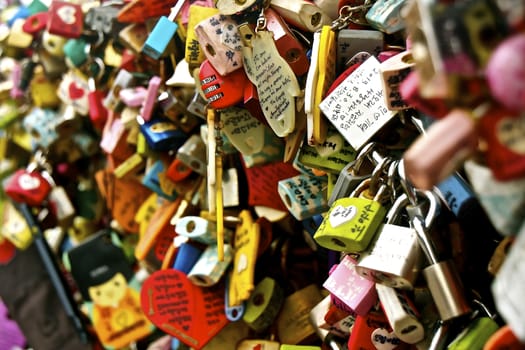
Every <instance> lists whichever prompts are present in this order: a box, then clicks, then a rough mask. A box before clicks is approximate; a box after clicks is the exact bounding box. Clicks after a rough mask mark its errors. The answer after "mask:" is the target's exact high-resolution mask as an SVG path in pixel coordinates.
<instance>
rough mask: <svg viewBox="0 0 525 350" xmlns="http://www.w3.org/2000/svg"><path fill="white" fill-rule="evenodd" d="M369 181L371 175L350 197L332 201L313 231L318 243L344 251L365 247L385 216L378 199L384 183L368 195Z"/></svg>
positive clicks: (355, 250)
mask: <svg viewBox="0 0 525 350" xmlns="http://www.w3.org/2000/svg"><path fill="white" fill-rule="evenodd" d="M371 183H372V180H371V179H366V180H364V181H363V182H362V183H361V184H360V185H359V186H358V187H357V188H356V190H355V191H354V192H353V193H352V195H351V197H348V198H339V199H338V200H336V201H335V202H334V203H333V204H332V206H331V207H330V210H328V213H327V214H326V216H325V218H324V220H323V222H322V223H321V225H320V226H319V228H318V229H317V232H316V233H315V235H314V239H315V240H316V241H317V243H318V244H319V245H321V246H323V247H325V248H328V249H331V250H336V251H346V252H360V251H363V250H365V249H366V248H367V247H368V245H369V243H370V242H371V241H372V238H374V236H375V234H376V232H377V229H378V228H379V226H380V225H381V224H382V223H383V220H384V218H385V216H386V209H385V208H384V207H383V205H382V203H381V200H382V197H383V196H384V193H385V191H386V190H387V186H386V185H382V186H380V187H379V189H378V190H377V191H375V193H373V195H371V193H370V192H371V191H370V185H371ZM357 196H359V197H357Z"/></svg>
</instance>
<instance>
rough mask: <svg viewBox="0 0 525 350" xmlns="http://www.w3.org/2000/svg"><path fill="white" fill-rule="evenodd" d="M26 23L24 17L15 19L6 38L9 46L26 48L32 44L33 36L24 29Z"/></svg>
mask: <svg viewBox="0 0 525 350" xmlns="http://www.w3.org/2000/svg"><path fill="white" fill-rule="evenodd" d="M24 23H25V20H24V19H22V18H19V19H17V20H15V21H14V23H13V24H12V26H11V28H10V30H9V32H8V36H7V38H6V39H5V43H6V45H7V46H9V47H13V48H17V49H26V48H28V47H29V46H30V45H31V43H32V42H33V36H32V35H31V34H27V33H26V32H25V31H24V29H23V26H24Z"/></svg>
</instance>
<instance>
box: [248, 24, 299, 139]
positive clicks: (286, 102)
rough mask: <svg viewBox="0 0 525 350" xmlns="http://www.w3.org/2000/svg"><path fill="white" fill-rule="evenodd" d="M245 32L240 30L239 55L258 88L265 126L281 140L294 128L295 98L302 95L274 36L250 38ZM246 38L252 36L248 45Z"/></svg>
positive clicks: (264, 33) (261, 34)
mask: <svg viewBox="0 0 525 350" xmlns="http://www.w3.org/2000/svg"><path fill="white" fill-rule="evenodd" d="M246 29H247V28H246V27H244V29H243V30H242V31H241V35H243V36H244V37H245V40H244V45H243V48H242V52H243V61H244V69H245V71H246V75H247V76H248V78H249V79H250V81H251V82H252V83H253V84H254V85H255V86H257V92H258V93H259V101H260V104H261V107H262V111H263V113H264V117H265V118H266V120H267V121H268V124H269V125H270V127H271V128H272V130H273V131H274V132H275V134H276V135H277V136H279V137H284V136H286V135H288V134H289V133H291V132H292V131H293V130H294V128H295V97H296V96H299V94H300V92H301V89H300V87H299V83H298V82H297V78H296V77H295V74H294V72H293V71H292V69H291V68H290V66H289V65H288V63H287V62H286V60H285V59H284V58H282V57H281V56H280V55H279V51H277V47H276V46H275V42H274V40H273V34H272V33H271V32H268V31H260V32H258V33H257V34H255V35H252V34H247V33H246ZM239 30H241V28H239ZM248 30H249V29H248ZM252 33H253V32H252ZM246 35H248V36H250V35H251V39H250V41H249V43H250V44H249V45H247V44H246V43H247V41H246Z"/></svg>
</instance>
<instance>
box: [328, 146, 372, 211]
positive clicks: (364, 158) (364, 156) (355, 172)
mask: <svg viewBox="0 0 525 350" xmlns="http://www.w3.org/2000/svg"><path fill="white" fill-rule="evenodd" d="M374 148H375V144H373V143H370V144H368V145H367V146H365V147H363V148H362V149H361V150H360V151H359V154H358V155H357V156H356V157H355V159H354V160H352V161H350V162H349V163H348V164H347V165H345V167H344V168H343V169H342V170H341V171H340V173H339V176H338V177H337V181H336V183H335V185H334V188H333V189H332V192H331V193H330V197H329V198H328V205H330V206H332V205H333V204H334V202H335V201H336V200H338V199H339V198H343V197H346V196H348V195H350V193H352V191H354V190H355V188H356V187H357V186H359V184H360V183H361V182H363V181H364V180H366V179H367V178H369V177H370V176H372V171H371V170H370V164H369V163H370V161H369V159H370V157H369V154H370V152H373V151H374Z"/></svg>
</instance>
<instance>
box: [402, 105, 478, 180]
mask: <svg viewBox="0 0 525 350" xmlns="http://www.w3.org/2000/svg"><path fill="white" fill-rule="evenodd" d="M477 135H478V134H477V129H476V127H475V124H474V121H473V119H472V116H471V115H470V114H469V112H468V111H465V110H461V109H455V110H453V111H452V112H451V113H450V114H449V115H448V116H447V117H446V118H444V119H441V120H439V121H437V122H436V123H434V124H432V126H431V127H430V128H429V129H428V130H427V133H426V134H425V135H421V136H420V137H419V138H418V139H417V140H416V141H415V142H414V143H413V144H412V145H411V146H410V147H409V148H408V149H407V150H406V152H405V153H404V155H403V160H404V166H405V168H406V174H407V176H408V179H409V180H410V181H411V182H412V183H413V184H414V185H415V186H416V187H418V188H420V189H425V190H426V189H431V188H432V187H433V186H434V185H436V184H437V183H438V182H440V181H442V180H444V179H445V178H446V177H448V176H449V175H451V174H452V172H454V171H455V170H456V168H457V167H458V165H459V164H460V163H461V162H462V161H464V160H465V159H466V158H467V157H468V156H469V155H471V154H472V153H473V152H474V151H475V150H476V149H477V146H478V136H477ZM438 144H439V145H440V147H439V149H436V145H438ZM430 150H433V152H432V153H430V152H429V151H430Z"/></svg>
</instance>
